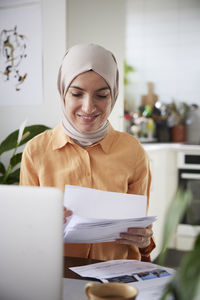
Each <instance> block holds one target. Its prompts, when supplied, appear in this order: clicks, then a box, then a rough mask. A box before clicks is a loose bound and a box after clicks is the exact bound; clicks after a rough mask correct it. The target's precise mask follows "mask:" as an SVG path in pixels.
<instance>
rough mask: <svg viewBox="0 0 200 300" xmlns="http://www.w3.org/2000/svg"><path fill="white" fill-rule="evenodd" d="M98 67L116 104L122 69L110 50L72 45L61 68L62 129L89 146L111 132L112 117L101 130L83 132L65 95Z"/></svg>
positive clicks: (58, 81)
mask: <svg viewBox="0 0 200 300" xmlns="http://www.w3.org/2000/svg"><path fill="white" fill-rule="evenodd" d="M87 71H94V72H96V73H97V74H99V75H100V76H101V77H103V78H104V80H105V81H106V83H107V84H108V86H109V88H110V91H111V99H112V105H111V108H113V106H114V104H115V101H116V99H117V96H118V85H119V84H118V81H119V72H118V67H117V62H116V59H115V57H114V55H113V54H112V52H110V51H109V50H107V49H105V48H104V47H102V46H100V45H96V44H78V45H75V46H73V47H72V48H70V49H69V50H68V51H67V53H66V54H65V56H64V57H63V60H62V63H61V66H60V68H59V72H58V80H57V85H58V91H59V93H60V100H61V109H62V129H63V131H64V132H65V133H66V134H67V135H68V136H70V137H71V138H72V139H73V140H74V141H75V142H76V143H77V144H79V145H81V146H88V145H91V144H94V143H96V142H98V141H99V140H101V139H102V138H103V137H104V136H105V135H106V133H107V132H108V126H109V122H108V120H107V121H106V122H105V123H104V124H103V125H102V126H101V127H100V128H98V129H97V130H95V131H92V132H80V131H79V130H78V129H76V128H75V127H74V125H73V124H72V123H71V122H70V121H69V119H68V117H67V114H66V109H65V95H66V93H67V90H68V88H69V86H70V84H71V82H72V81H73V80H74V79H75V78H76V77H77V76H78V75H80V74H82V73H84V72H87Z"/></svg>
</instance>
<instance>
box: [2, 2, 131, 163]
mask: <svg viewBox="0 0 200 300" xmlns="http://www.w3.org/2000/svg"><path fill="white" fill-rule="evenodd" d="M41 2H42V23H43V28H42V31H43V32H42V34H43V41H42V43H43V53H42V55H43V103H42V104H41V105H39V106H27V107H26V106H20V107H16V106H9V107H1V106H0V142H1V141H2V140H3V139H4V138H5V137H7V135H8V134H9V133H11V132H12V131H14V130H16V129H18V128H19V126H20V124H21V123H22V122H23V121H24V120H25V119H26V118H28V124H27V125H32V124H45V125H47V126H50V127H54V126H55V125H56V124H57V123H58V122H59V121H60V116H61V114H60V107H59V94H58V91H57V73H58V68H59V65H60V62H61V59H62V57H63V55H64V53H65V51H66V49H67V48H68V47H70V46H72V45H74V44H76V43H79V42H95V43H99V44H101V45H102V46H104V47H107V48H108V49H110V50H111V51H113V52H114V54H115V56H116V58H117V61H118V63H119V68H120V94H119V97H118V100H117V103H116V106H115V107H114V109H113V112H112V116H111V118H110V120H111V123H112V125H113V126H114V127H115V128H116V129H120V130H122V128H123V59H124V49H125V41H124V32H125V2H124V0H109V1H107V0H101V1H99V0H84V1H83V0H58V1H54V0H41ZM6 155H8V154H7V153H6V154H3V155H2V157H1V160H3V161H4V160H7V158H6Z"/></svg>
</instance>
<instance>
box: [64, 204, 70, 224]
mask: <svg viewBox="0 0 200 300" xmlns="http://www.w3.org/2000/svg"><path fill="white" fill-rule="evenodd" d="M71 215H72V211H71V210H69V209H67V208H66V207H65V206H64V223H66V222H67V220H66V218H67V217H70V216H71Z"/></svg>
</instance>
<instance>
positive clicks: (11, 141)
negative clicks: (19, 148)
mask: <svg viewBox="0 0 200 300" xmlns="http://www.w3.org/2000/svg"><path fill="white" fill-rule="evenodd" d="M18 132H19V130H16V131H14V132H12V133H11V134H9V135H8V136H7V138H6V139H5V140H4V141H3V142H2V143H1V144H0V155H1V154H2V153H4V152H6V151H9V150H11V149H14V148H15V147H16V145H17V137H18Z"/></svg>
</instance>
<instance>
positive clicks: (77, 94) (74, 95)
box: [71, 93, 82, 98]
mask: <svg viewBox="0 0 200 300" xmlns="http://www.w3.org/2000/svg"><path fill="white" fill-rule="evenodd" d="M71 94H72V96H73V97H76V98H78V97H81V96H82V94H81V93H71Z"/></svg>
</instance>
